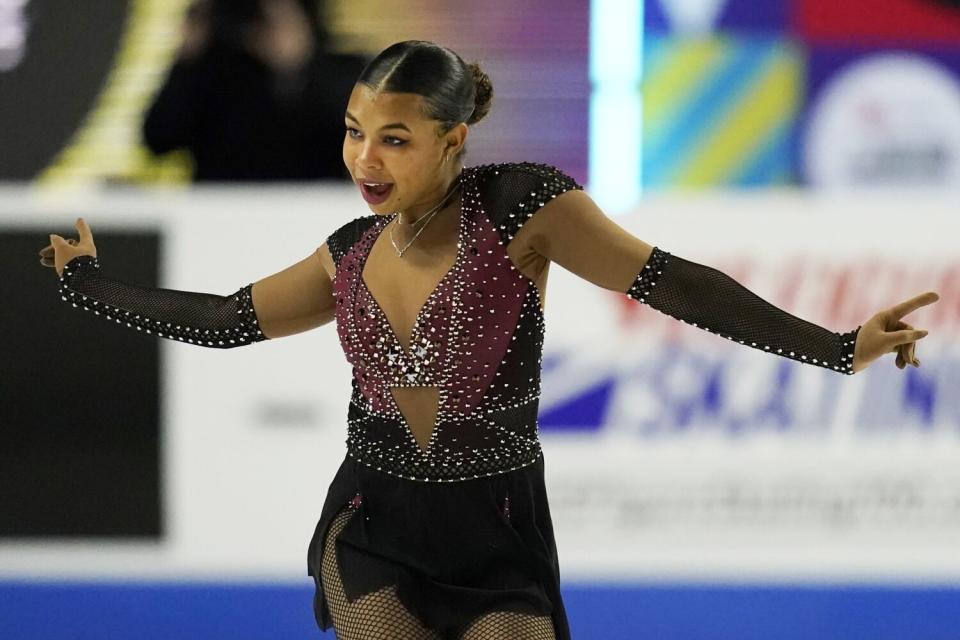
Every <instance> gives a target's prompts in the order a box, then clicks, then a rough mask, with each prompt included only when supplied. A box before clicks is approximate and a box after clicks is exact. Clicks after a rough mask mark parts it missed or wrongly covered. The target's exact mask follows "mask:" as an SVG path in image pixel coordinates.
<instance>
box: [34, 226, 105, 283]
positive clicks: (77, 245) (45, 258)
mask: <svg viewBox="0 0 960 640" xmlns="http://www.w3.org/2000/svg"><path fill="white" fill-rule="evenodd" d="M74 226H75V227H76V229H77V232H79V234H80V240H79V241H78V240H74V239H73V238H70V239H69V240H64V239H63V238H62V237H60V236H58V235H57V234H55V233H51V234H50V244H49V245H47V246H45V247H44V248H43V249H40V264H42V265H43V266H45V267H53V268H55V269H56V270H57V275H58V276H62V275H63V268H64V267H65V266H66V264H67V263H68V262H70V261H71V260H73V259H74V258H76V257H77V256H93V257H96V256H97V247H96V246H94V244H93V234H92V233H90V227H89V226H87V222H86V221H85V220H84V219H83V218H77V222H76V223H75V224H74Z"/></svg>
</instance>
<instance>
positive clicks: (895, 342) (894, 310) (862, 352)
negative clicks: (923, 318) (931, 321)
mask: <svg viewBox="0 0 960 640" xmlns="http://www.w3.org/2000/svg"><path fill="white" fill-rule="evenodd" d="M939 299H940V296H938V295H937V294H936V293H934V292H933V291H928V292H926V293H921V294H920V295H918V296H914V297H913V298H910V299H909V300H906V301H904V302H901V303H899V304H896V305H894V306H892V307H890V308H889V309H884V310H883V311H881V312H880V313H878V314H876V315H874V316H873V317H872V318H870V319H869V320H867V322H866V323H865V324H864V325H863V326H862V327H860V331H859V332H858V333H857V344H856V345H854V351H853V371H854V373H856V372H857V371H861V370H863V369H866V368H867V367H868V366H869V365H870V363H871V362H873V361H874V360H876V359H877V358H879V357H880V356H882V355H884V354H886V353H893V352H895V351H896V352H897V360H896V364H897V367H898V368H900V369H903V368H904V367H905V366H907V364H912V365H913V366H915V367H919V366H920V360H918V359H917V358H915V357H914V349H915V347H916V342H917V340H920V339H921V338H923V337H924V336H926V335H927V331H926V330H925V329H914V328H913V327H911V326H910V325H909V324H907V323H905V322H903V321H902V320H901V318H903V316H905V315H907V314H908V313H910V312H912V311H916V310H917V309H919V308H920V307H925V306H926V305H928V304H933V303H934V302H936V301H937V300H939Z"/></svg>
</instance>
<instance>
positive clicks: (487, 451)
mask: <svg viewBox="0 0 960 640" xmlns="http://www.w3.org/2000/svg"><path fill="white" fill-rule="evenodd" d="M511 172H514V173H511ZM499 174H504V175H501V178H503V177H510V178H513V179H515V182H514V183H513V184H514V185H516V184H518V183H519V184H522V185H524V187H526V186H527V185H528V184H536V182H537V181H538V180H539V181H540V183H541V186H539V187H536V188H531V189H530V190H529V192H528V195H523V194H522V192H521V193H516V194H515V193H513V192H509V191H508V190H505V191H503V192H500V191H496V192H494V191H485V190H484V189H493V188H495V185H498V184H501V183H499V182H491V181H489V179H490V178H491V177H492V176H493V175H499ZM460 180H461V184H462V187H463V189H462V193H461V204H460V206H461V219H460V232H459V235H458V241H459V243H460V246H459V248H458V255H457V260H456V261H455V262H454V265H453V267H452V268H451V269H450V270H449V271H448V273H447V275H446V276H445V277H444V278H443V279H441V280H440V281H439V282H438V284H437V285H436V287H435V289H434V290H433V292H432V293H431V294H430V296H429V297H428V298H427V300H426V301H425V302H424V304H423V305H422V306H421V308H420V312H419V313H418V316H417V318H416V319H415V321H414V325H413V327H412V333H411V336H410V337H411V343H410V344H411V347H410V349H409V350H408V351H405V350H404V349H403V348H402V345H401V344H400V343H399V340H398V337H397V336H396V335H395V334H394V332H393V329H392V327H391V326H390V325H389V323H388V321H387V319H386V316H385V314H384V312H383V310H382V309H381V308H379V305H378V304H377V301H376V299H375V298H373V295H372V293H370V291H369V289H368V288H367V287H366V284H365V283H364V282H363V281H362V271H363V267H364V265H365V262H366V259H367V257H368V256H369V252H370V249H371V247H372V246H373V244H374V242H375V241H376V238H377V236H378V235H379V234H380V232H381V231H382V230H383V228H384V224H385V223H386V222H389V220H388V218H386V217H383V216H379V217H377V218H376V219H372V220H371V219H370V218H363V219H359V220H361V221H364V222H363V224H360V223H358V224H356V225H352V226H350V225H345V226H344V227H341V230H338V232H337V234H336V238H333V236H331V238H330V239H328V246H332V247H334V246H335V247H336V253H337V254H338V255H339V256H340V258H341V259H340V260H338V261H336V262H337V273H336V277H335V278H334V294H335V296H336V298H337V312H336V320H337V331H338V335H339V336H340V340H341V346H342V347H343V350H344V353H345V355H346V357H347V360H348V362H350V363H351V364H352V365H353V381H352V383H353V394H352V396H351V401H350V405H349V410H348V419H347V452H348V455H349V456H350V458H351V459H353V460H356V461H358V462H360V463H362V464H364V465H365V466H368V467H370V468H373V469H376V470H378V471H381V472H384V473H388V474H390V475H394V476H397V477H400V478H405V479H408V480H417V481H422V482H457V481H464V480H469V479H473V478H482V477H486V476H492V475H497V474H501V473H506V472H508V471H513V470H515V469H520V468H523V467H525V466H528V465H530V464H532V463H534V462H535V461H536V460H537V459H538V458H539V457H540V456H541V455H542V451H541V447H540V442H539V437H538V426H537V406H538V403H539V398H540V364H541V354H542V348H543V338H544V322H543V313H542V310H541V309H540V305H539V300H540V295H539V291H538V290H537V288H536V286H535V283H533V282H532V281H531V280H530V279H529V278H527V277H526V276H525V275H523V274H522V273H521V272H520V271H519V270H517V268H516V267H515V266H514V265H513V263H512V261H511V260H510V258H509V256H508V254H507V251H506V245H507V244H508V241H509V239H510V238H511V237H512V236H513V235H514V234H515V233H516V231H517V230H518V229H519V228H520V226H521V224H522V222H523V221H524V220H526V219H529V217H530V216H531V215H533V212H534V211H535V210H536V209H537V208H538V207H539V206H540V205H541V204H545V203H546V202H547V201H548V200H549V199H550V198H552V197H555V196H556V195H559V194H560V193H563V192H564V191H566V190H568V189H570V188H574V187H578V186H579V185H576V183H575V182H574V181H573V180H572V179H570V178H569V177H567V176H564V175H563V174H562V172H560V171H558V170H556V169H554V168H552V167H549V166H547V165H535V164H533V163H523V164H520V165H514V164H497V165H484V166H482V167H470V168H465V169H464V170H463V172H462V173H461V176H460ZM521 191H522V190H521ZM493 193H502V194H506V193H510V196H509V198H507V199H508V200H509V201H511V202H512V201H513V200H512V198H514V197H516V198H518V199H519V201H517V202H515V203H514V204H513V205H512V206H511V207H510V209H509V211H505V208H506V206H505V208H504V209H501V208H499V207H497V208H496V210H488V209H487V208H486V207H485V205H484V203H485V199H484V198H485V197H487V196H489V195H491V194H493ZM535 205H536V206H535ZM521 213H523V214H526V215H520V214H521ZM510 214H513V215H510ZM361 228H362V229H363V231H362V232H360V231H359V230H360V229H361ZM348 244H349V246H347V245H348ZM405 386H407V387H411V386H412V387H417V386H436V387H438V391H439V393H438V407H437V416H436V421H435V424H434V429H433V431H432V433H431V435H430V440H429V442H428V444H427V445H426V448H425V449H424V448H422V447H421V446H420V445H419V444H418V442H417V441H416V439H415V438H414V436H413V431H412V429H411V428H410V426H409V425H408V424H407V422H406V420H405V418H404V416H403V414H402V412H400V410H399V407H397V406H396V403H395V400H394V399H393V397H392V394H391V388H392V387H405Z"/></svg>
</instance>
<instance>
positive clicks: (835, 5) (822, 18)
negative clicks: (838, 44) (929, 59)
mask: <svg viewBox="0 0 960 640" xmlns="http://www.w3.org/2000/svg"><path fill="white" fill-rule="evenodd" d="M793 23H794V25H795V29H796V30H797V31H798V32H799V33H800V34H801V35H802V37H803V38H804V39H806V40H808V41H812V42H816V41H819V42H823V41H840V40H842V41H843V43H844V44H854V42H851V38H853V39H855V43H857V44H891V43H894V42H897V43H905V42H909V43H926V44H930V43H949V44H952V45H955V46H957V45H958V44H960V2H955V1H952V0H872V1H871V2H837V0H797V2H795V4H794V20H793Z"/></svg>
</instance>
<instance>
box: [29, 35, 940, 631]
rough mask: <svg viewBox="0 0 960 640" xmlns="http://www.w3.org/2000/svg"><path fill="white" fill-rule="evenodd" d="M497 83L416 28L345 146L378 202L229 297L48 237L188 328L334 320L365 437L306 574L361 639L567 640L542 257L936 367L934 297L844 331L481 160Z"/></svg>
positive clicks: (683, 304)
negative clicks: (543, 397)
mask: <svg viewBox="0 0 960 640" xmlns="http://www.w3.org/2000/svg"><path fill="white" fill-rule="evenodd" d="M491 99H492V87H491V83H490V79H489V78H488V77H487V75H486V74H485V73H484V72H483V71H482V70H481V69H480V68H479V67H478V66H477V65H476V64H469V65H468V64H466V63H464V61H463V60H462V59H461V58H460V56H458V55H457V54H456V53H454V52H453V51H450V50H449V49H446V48H444V47H440V46H438V45H435V44H432V43H428V42H422V41H408V42H400V43H397V44H394V45H392V46H391V47H389V48H387V49H386V50H384V51H383V52H382V53H381V54H380V55H379V56H378V57H376V58H375V59H374V60H373V61H371V62H370V64H369V65H368V66H367V67H366V68H365V69H364V71H363V73H362V74H361V76H360V78H359V79H358V81H357V83H356V86H355V87H354V89H353V92H352V94H351V96H350V99H349V103H348V105H347V109H346V113H345V125H346V134H345V137H344V141H343V160H344V163H345V165H346V168H347V169H348V170H349V171H350V174H351V176H352V177H353V179H354V181H355V182H356V184H357V187H358V188H359V190H360V193H361V195H362V196H363V198H364V199H365V200H366V202H367V204H368V206H369V207H370V210H371V211H372V214H370V215H366V216H363V217H360V218H357V219H355V220H353V221H351V222H349V223H348V224H345V225H343V226H342V227H340V228H339V229H337V230H335V231H334V232H333V233H332V234H331V235H330V236H329V237H328V238H327V239H326V242H324V243H323V244H322V245H321V246H320V247H319V249H317V251H316V252H315V253H314V254H311V255H309V256H307V257H306V258H304V259H303V260H301V261H299V262H297V263H296V264H294V265H292V266H290V267H288V268H287V269H285V270H283V271H281V272H279V273H276V274H274V275H271V276H269V277H267V278H264V279H263V280H259V281H257V282H255V283H252V284H248V285H246V286H245V287H242V288H241V289H239V290H238V291H237V292H236V293H234V294H233V295H229V296H215V295H210V294H202V293H189V292H181V291H171V290H166V289H149V288H142V287H137V286H133V285H130V284H126V283H123V282H120V281H117V280H113V279H110V278H108V277H106V276H104V275H101V273H100V268H99V262H98V260H97V257H96V248H95V247H94V244H93V237H92V235H91V233H90V229H89V227H88V226H87V224H86V223H85V222H84V221H83V220H78V221H77V224H76V227H77V230H78V231H79V241H76V240H70V241H67V240H65V239H63V238H61V237H60V236H57V235H52V236H51V237H50V238H51V245H50V246H48V247H45V248H44V249H43V250H41V252H40V254H41V257H42V262H43V264H45V265H47V266H54V267H55V268H56V270H57V272H58V273H60V274H61V290H62V294H63V298H64V300H66V301H68V302H72V303H74V304H75V305H77V306H79V307H82V308H83V309H86V310H92V311H97V312H99V314H100V315H102V316H104V317H105V318H107V319H108V320H113V321H116V322H118V323H121V324H125V325H127V326H129V327H136V328H138V329H140V330H142V331H146V332H147V333H155V334H156V335H158V336H161V337H164V338H170V339H173V340H179V341H182V342H187V343H191V344H196V345H201V346H206V347H218V348H230V347H235V346H241V345H247V344H251V343H253V342H258V341H261V340H265V339H275V338H279V337H281V336H287V335H291V334H294V333H298V332H301V331H306V330H308V329H312V328H314V327H318V326H320V325H322V324H325V323H327V322H330V321H332V320H336V329H337V334H338V336H339V339H340V343H341V345H342V347H343V350H344V353H345V354H346V357H347V360H348V361H349V362H350V363H351V365H352V366H353V378H352V386H353V390H352V395H351V398H350V402H349V405H348V410H347V454H346V457H345V459H344V461H343V463H342V465H341V466H340V468H339V469H338V471H337V473H336V476H335V477H334V479H333V481H332V483H331V484H330V488H329V493H328V494H327V498H326V502H325V504H324V507H323V509H322V512H321V515H320V520H319V522H318V524H317V528H316V531H315V533H314V537H313V539H312V540H311V542H310V545H309V550H308V556H307V567H308V574H309V575H310V576H312V577H313V579H314V581H315V584H316V596H315V600H314V605H315V606H314V609H315V614H316V618H317V623H318V624H319V626H320V627H321V628H323V629H328V628H329V627H330V626H331V625H332V626H333V627H334V628H335V630H336V633H337V635H338V637H340V638H349V639H364V640H369V639H377V638H403V639H419V638H424V639H437V638H458V639H464V640H476V639H511V640H517V639H523V640H546V639H553V638H560V639H565V638H569V637H570V632H569V628H568V625H567V618H566V615H565V612H564V607H563V602H562V601H561V597H560V585H559V567H558V561H557V552H556V547H555V544H554V535H553V529H552V524H551V519H550V511H549V508H548V504H547V496H546V493H545V490H544V482H543V471H544V459H543V455H542V453H541V449H540V443H539V440H538V432H537V406H538V398H539V395H540V357H541V348H542V344H543V337H544V324H543V304H544V291H545V289H546V279H547V268H548V266H549V264H550V263H551V262H556V263H558V264H560V265H561V266H563V267H564V268H566V269H569V270H570V271H572V272H574V273H576V274H577V275H579V276H581V277H583V278H585V279H587V280H589V281H590V282H592V283H594V284H596V285H598V286H601V287H604V288H606V289H610V290H613V291H619V292H623V293H625V294H626V295H627V296H630V297H631V298H634V299H636V300H637V301H639V302H642V303H645V304H648V305H650V306H651V307H653V308H655V309H658V310H659V311H661V312H663V313H667V314H670V315H671V316H674V317H676V318H678V319H680V320H682V321H684V322H687V323H690V324H693V325H694V326H697V327H699V328H701V329H705V330H707V331H711V332H713V333H716V334H718V335H721V336H723V337H725V338H727V339H730V340H736V341H738V342H740V343H741V344H744V345H747V346H750V347H754V348H757V349H762V350H764V351H769V352H771V353H774V354H777V355H780V356H784V357H788V358H792V359H795V360H798V361H800V362H804V363H807V364H812V365H816V366H820V367H825V368H827V369H829V370H831V371H834V372H837V373H842V374H853V373H855V372H857V371H860V370H862V369H864V368H865V367H867V365H869V364H870V363H871V362H872V361H874V360H876V359H877V358H879V357H880V356H882V355H883V354H885V353H888V352H893V351H896V352H898V355H897V358H896V364H897V366H898V367H900V368H903V367H904V366H906V364H907V363H910V364H913V365H914V366H919V361H918V360H916V359H915V357H914V345H915V342H916V341H917V340H919V339H920V338H922V337H923V336H925V335H926V333H927V332H926V331H921V330H917V329H914V328H913V327H911V326H909V325H907V324H906V323H904V322H903V321H902V320H901V317H903V316H904V315H906V314H907V313H909V312H911V311H913V310H915V309H918V308H920V307H921V306H923V305H927V304H930V303H932V302H934V301H936V300H937V299H938V296H937V294H935V293H933V292H928V293H924V294H921V295H918V296H916V297H914V298H912V299H910V300H907V301H905V302H902V303H900V304H897V305H895V306H894V307H891V308H889V309H885V310H883V311H881V312H879V313H877V314H876V315H874V316H873V317H872V318H870V319H869V320H868V321H867V322H866V323H865V324H863V325H862V326H860V327H857V328H856V329H854V330H852V331H849V332H847V333H834V332H832V331H829V330H827V329H824V328H822V327H819V326H817V325H815V324H811V323H809V322H806V321H804V320H801V319H799V318H797V317H795V316H792V315H790V314H788V313H786V312H784V311H781V310H780V309H778V308H777V307H775V306H773V305H771V304H769V303H768V302H765V301H764V300H762V299H760V298H759V297H757V296H756V295H754V294H753V293H751V292H750V291H748V290H747V289H745V288H744V287H742V286H740V285H739V284H738V283H737V282H735V281H734V280H732V279H731V278H730V277H728V276H726V275H725V274H723V273H721V272H719V271H717V270H715V269H712V268H710V267H707V266H703V265H700V264H697V263H694V262H689V261H687V260H684V259H683V258H680V257H677V256H673V255H670V254H669V253H667V252H666V251H663V250H661V249H659V248H657V247H654V246H651V245H649V244H647V243H646V242H644V241H643V240H640V239H638V238H636V237H634V236H632V235H630V234H628V233H627V232H626V231H624V230H623V229H621V228H620V227H619V226H618V225H616V224H615V223H614V222H613V221H612V220H610V219H609V218H607V217H606V216H605V215H604V213H603V212H602V211H601V210H600V209H598V208H597V206H596V205H595V204H594V202H593V201H592V200H591V199H590V197H589V196H587V194H585V193H584V192H583V191H582V189H581V187H580V185H578V184H577V183H576V182H575V181H574V180H573V179H571V178H570V177H568V176H567V175H565V174H564V173H562V172H561V171H559V170H558V169H555V168H553V167H551V166H548V165H543V164H533V163H519V164H493V165H485V166H475V167H467V168H464V167H463V165H462V164H461V160H462V154H463V151H464V144H465V142H466V140H467V135H468V132H469V130H470V125H473V124H475V123H477V122H479V121H480V120H481V119H482V118H483V117H484V116H485V115H486V114H487V112H488V110H489V109H490V104H491Z"/></svg>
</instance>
